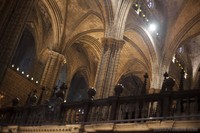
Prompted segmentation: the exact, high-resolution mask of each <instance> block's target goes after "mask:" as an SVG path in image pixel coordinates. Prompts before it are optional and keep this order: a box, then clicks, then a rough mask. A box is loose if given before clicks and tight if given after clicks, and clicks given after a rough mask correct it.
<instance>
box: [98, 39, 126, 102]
mask: <svg viewBox="0 0 200 133" xmlns="http://www.w3.org/2000/svg"><path fill="white" fill-rule="evenodd" d="M102 44H103V53H102V57H101V62H100V64H99V67H98V72H97V75H96V80H95V87H96V89H97V98H106V97H108V96H112V95H113V94H114V86H115V84H114V82H115V76H116V73H117V68H118V64H119V57H120V53H121V49H122V47H123V44H124V41H123V40H116V39H114V38H103V39H102Z"/></svg>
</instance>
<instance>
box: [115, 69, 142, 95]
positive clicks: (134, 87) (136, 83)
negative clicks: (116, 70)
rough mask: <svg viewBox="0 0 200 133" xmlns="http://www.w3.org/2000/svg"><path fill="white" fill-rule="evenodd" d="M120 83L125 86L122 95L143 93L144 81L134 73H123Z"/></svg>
mask: <svg viewBox="0 0 200 133" xmlns="http://www.w3.org/2000/svg"><path fill="white" fill-rule="evenodd" d="M118 83H119V84H122V85H123V86H124V90H123V92H122V96H133V95H139V94H141V91H142V86H143V82H142V80H141V79H140V78H139V77H138V76H136V75H134V73H131V72H130V73H127V74H125V75H122V76H121V77H120V79H119V81H118Z"/></svg>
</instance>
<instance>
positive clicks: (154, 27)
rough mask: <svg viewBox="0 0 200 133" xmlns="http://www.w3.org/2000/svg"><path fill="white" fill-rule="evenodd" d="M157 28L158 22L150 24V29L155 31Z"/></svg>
mask: <svg viewBox="0 0 200 133" xmlns="http://www.w3.org/2000/svg"><path fill="white" fill-rule="evenodd" d="M156 28H157V27H156V24H154V23H151V24H149V31H151V32H154V31H155V30H156Z"/></svg>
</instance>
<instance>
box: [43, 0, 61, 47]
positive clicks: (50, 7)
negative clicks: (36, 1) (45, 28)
mask: <svg viewBox="0 0 200 133" xmlns="http://www.w3.org/2000/svg"><path fill="white" fill-rule="evenodd" d="M40 2H41V4H42V5H44V8H45V9H46V11H47V12H48V14H49V16H50V18H51V24H52V29H53V34H54V35H53V38H54V40H53V41H54V42H53V43H54V44H53V45H54V46H53V47H54V48H56V49H58V48H57V47H58V44H59V42H60V38H61V35H62V34H61V28H62V23H63V18H62V15H61V12H60V9H59V7H58V5H57V3H56V2H55V1H54V0H49V1H46V0H42V1H40Z"/></svg>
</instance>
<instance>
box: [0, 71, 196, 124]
mask: <svg viewBox="0 0 200 133" xmlns="http://www.w3.org/2000/svg"><path fill="white" fill-rule="evenodd" d="M164 76H165V79H164V82H163V86H162V89H161V91H160V93H155V94H147V93H146V92H145V90H146V80H147V78H148V76H147V75H145V76H144V78H145V80H144V86H143V90H142V92H143V93H142V94H141V95H134V96H123V97H122V96H120V93H121V92H122V90H123V86H122V85H120V84H118V85H116V87H115V93H116V95H115V96H111V97H108V98H106V99H95V100H94V99H93V97H94V95H95V93H96V91H95V89H94V88H90V89H89V91H88V96H89V99H87V100H82V101H77V102H70V101H68V102H64V101H63V99H64V97H63V96H64V92H65V90H66V87H65V85H63V86H61V88H60V89H59V91H56V89H57V88H55V90H54V93H53V94H52V97H51V99H50V100H49V101H46V102H45V104H41V101H42V95H43V92H44V88H43V91H42V93H41V95H40V98H39V100H37V98H36V95H35V94H36V92H31V93H30V94H29V97H28V98H27V102H26V103H27V104H26V105H25V106H23V107H18V106H17V103H18V102H19V101H18V99H13V107H7V108H2V109H0V125H1V126H3V125H5V126H6V125H24V126H26V125H27V126H29V125H34V126H39V125H51V124H52V125H66V124H90V123H108V122H112V123H126V122H129V123H131V122H146V121H152V120H199V119H200V86H199V87H198V88H197V89H193V90H184V89H183V88H181V87H179V88H180V89H179V90H178V91H172V88H173V86H174V84H175V82H174V80H173V79H172V78H166V77H167V76H168V74H164ZM181 82H182V81H181ZM181 84H182V83H181ZM181 86H182V85H181ZM55 92H57V93H55Z"/></svg>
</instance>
